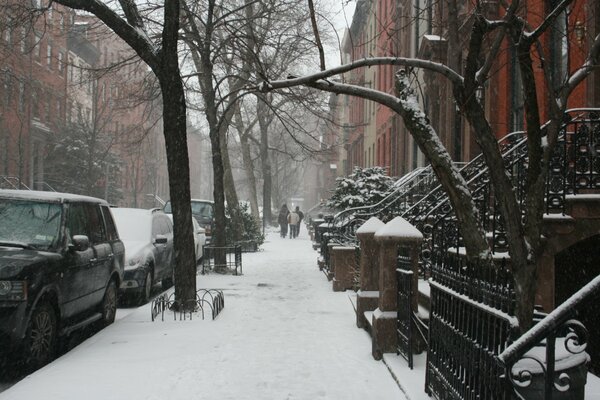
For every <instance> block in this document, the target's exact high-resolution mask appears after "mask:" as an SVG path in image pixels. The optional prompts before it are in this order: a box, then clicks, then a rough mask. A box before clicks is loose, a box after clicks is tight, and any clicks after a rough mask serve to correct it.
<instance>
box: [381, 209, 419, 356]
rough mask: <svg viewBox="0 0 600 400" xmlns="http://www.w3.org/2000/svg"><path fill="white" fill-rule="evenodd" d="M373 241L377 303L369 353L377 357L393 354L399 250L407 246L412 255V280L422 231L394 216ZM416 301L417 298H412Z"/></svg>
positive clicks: (395, 337) (415, 291)
mask: <svg viewBox="0 0 600 400" xmlns="http://www.w3.org/2000/svg"><path fill="white" fill-rule="evenodd" d="M375 240H376V241H377V242H378V243H379V246H380V247H379V303H378V307H377V309H376V310H375V311H374V312H373V331H372V334H371V338H372V341H373V347H372V355H373V357H374V358H375V359H376V360H380V359H381V358H382V357H383V353H396V351H397V345H398V335H397V333H396V326H397V319H398V298H397V296H398V284H397V281H396V268H397V263H398V260H397V259H398V249H399V248H400V247H409V248H411V249H413V250H412V251H410V256H411V258H412V266H413V271H414V279H415V280H416V279H417V277H418V254H419V252H418V251H417V250H418V246H419V245H420V244H421V242H422V241H423V235H422V234H421V232H420V231H419V230H418V229H417V228H415V227H414V226H412V225H411V224H410V223H409V222H408V221H406V220H405V219H404V218H402V217H396V218H394V219H393V220H391V221H390V222H388V223H387V224H385V225H384V226H382V227H381V228H379V229H378V230H377V232H375ZM413 283H414V287H415V290H414V293H413V296H415V297H414V298H415V299H416V296H417V290H416V287H417V283H416V282H413ZM414 304H416V300H414Z"/></svg>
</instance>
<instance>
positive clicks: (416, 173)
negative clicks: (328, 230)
mask: <svg viewBox="0 0 600 400" xmlns="http://www.w3.org/2000/svg"><path fill="white" fill-rule="evenodd" d="M430 170H431V167H429V166H427V167H419V168H415V169H414V170H412V171H411V172H409V173H407V174H406V175H404V176H402V177H401V178H400V179H398V180H397V181H396V182H394V184H393V185H392V190H391V191H390V192H389V193H388V194H387V195H385V197H384V198H383V199H381V200H379V201H378V202H377V203H375V204H369V205H363V206H359V207H352V208H347V209H345V210H342V211H340V212H338V213H337V214H335V216H334V221H338V220H339V219H341V218H342V216H345V214H355V213H357V212H359V211H360V210H367V209H373V208H377V207H378V206H380V205H382V204H386V203H387V200H388V199H389V198H390V197H392V196H394V195H395V194H397V193H398V192H399V191H401V190H402V189H403V188H404V185H405V184H407V183H408V182H409V181H410V180H412V179H413V178H416V177H418V176H419V175H421V174H422V173H425V172H430Z"/></svg>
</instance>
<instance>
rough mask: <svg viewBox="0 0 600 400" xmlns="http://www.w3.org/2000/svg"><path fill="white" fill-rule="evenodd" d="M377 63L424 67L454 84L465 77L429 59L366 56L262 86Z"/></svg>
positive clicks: (289, 84)
mask: <svg viewBox="0 0 600 400" xmlns="http://www.w3.org/2000/svg"><path fill="white" fill-rule="evenodd" d="M377 65H398V66H404V67H411V68H422V69H426V70H429V71H433V72H437V73H439V74H441V75H443V76H445V77H446V78H448V79H449V80H450V81H451V82H452V83H454V84H462V82H463V77H462V76H461V75H460V74H459V73H458V72H456V71H454V70H453V69H451V68H449V67H447V66H446V65H444V64H440V63H436V62H433V61H428V60H421V59H418V58H406V57H373V58H364V59H362V60H357V61H354V62H351V63H349V64H345V65H341V66H339V67H335V68H330V69H327V70H325V71H321V72H317V73H314V74H310V75H305V76H302V77H290V78H289V79H285V80H278V81H271V82H265V83H263V85H262V86H265V85H266V87H264V88H263V89H262V90H266V91H270V90H273V89H283V88H289V87H293V86H302V85H308V84H310V83H312V82H317V81H319V80H322V79H327V78H331V77H333V76H336V75H340V74H343V73H346V72H348V71H352V70H354V69H357V68H361V67H373V66H377Z"/></svg>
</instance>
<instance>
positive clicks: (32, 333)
mask: <svg viewBox="0 0 600 400" xmlns="http://www.w3.org/2000/svg"><path fill="white" fill-rule="evenodd" d="M57 333H58V332H57V323H56V313H55V311H54V308H52V306H51V305H50V304H48V303H40V304H38V305H36V306H35V309H34V310H33V313H32V314H31V319H30V320H29V326H28V327H27V336H26V339H25V363H26V364H27V366H29V367H31V368H33V369H37V368H40V367H42V366H44V365H46V364H48V363H49V362H50V361H52V359H53V358H54V354H55V352H56V341H57V337H58V334H57Z"/></svg>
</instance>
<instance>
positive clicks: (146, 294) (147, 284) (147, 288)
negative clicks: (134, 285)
mask: <svg viewBox="0 0 600 400" xmlns="http://www.w3.org/2000/svg"><path fill="white" fill-rule="evenodd" d="M153 282H154V274H153V273H152V270H151V269H149V270H148V272H147V273H146V279H144V287H142V290H141V292H140V299H139V304H140V305H142V304H146V303H147V302H148V300H150V294H151V293H152V286H153Z"/></svg>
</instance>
